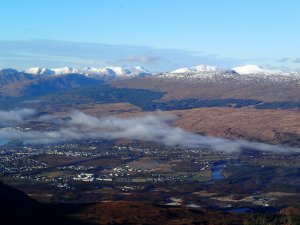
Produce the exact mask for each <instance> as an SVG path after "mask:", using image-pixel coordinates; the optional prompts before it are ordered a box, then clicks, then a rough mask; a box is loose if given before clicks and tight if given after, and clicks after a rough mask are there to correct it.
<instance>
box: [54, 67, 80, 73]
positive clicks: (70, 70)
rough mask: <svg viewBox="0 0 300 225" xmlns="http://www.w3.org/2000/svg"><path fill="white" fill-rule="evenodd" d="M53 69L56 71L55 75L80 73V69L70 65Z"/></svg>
mask: <svg viewBox="0 0 300 225" xmlns="http://www.w3.org/2000/svg"><path fill="white" fill-rule="evenodd" d="M52 71H53V72H54V74H55V75H62V74H71V73H79V70H78V69H73V68H71V67H68V66H65V67H61V68H56V69H52Z"/></svg>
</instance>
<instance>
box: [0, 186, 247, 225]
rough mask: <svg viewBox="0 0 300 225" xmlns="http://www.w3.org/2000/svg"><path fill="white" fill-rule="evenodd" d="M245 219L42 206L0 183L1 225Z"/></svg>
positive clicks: (113, 205)
mask: <svg viewBox="0 0 300 225" xmlns="http://www.w3.org/2000/svg"><path fill="white" fill-rule="evenodd" d="M243 219H244V216H241V215H234V214H228V213H221V212H214V211H208V210H194V209H189V208H183V207H172V206H162V205H152V204H146V203H138V202H101V203H96V204H56V205H54V204H52V205H51V204H42V203H38V202H36V201H35V200H33V199H31V198H29V197H28V196H26V195H25V194H24V193H22V192H20V191H18V190H16V189H14V188H12V187H10V186H8V185H5V184H3V183H0V224H2V225H10V224H18V225H20V224H26V225H29V224H39V225H41V224H43V225H48V224H49V225H50V224H52V225H53V224H55V225H60V224H72V225H76V224H243Z"/></svg>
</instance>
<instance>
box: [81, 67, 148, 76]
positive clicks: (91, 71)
mask: <svg viewBox="0 0 300 225" xmlns="http://www.w3.org/2000/svg"><path fill="white" fill-rule="evenodd" d="M81 72H82V73H83V74H84V75H86V76H88V77H92V78H114V77H133V76H145V75H149V74H150V73H149V72H148V71H146V70H145V69H143V68H142V67H139V66H136V67H131V68H122V67H105V68H94V67H87V68H84V69H83V70H82V71H81Z"/></svg>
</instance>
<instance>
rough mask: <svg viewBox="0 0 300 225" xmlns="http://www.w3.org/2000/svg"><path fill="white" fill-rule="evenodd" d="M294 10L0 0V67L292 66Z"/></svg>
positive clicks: (299, 52) (165, 1)
mask: <svg viewBox="0 0 300 225" xmlns="http://www.w3.org/2000/svg"><path fill="white" fill-rule="evenodd" d="M299 9H300V1H298V0H285V1H283V0H201V1H200V0H26V1H24V0H2V1H0V67H16V68H19V69H22V68H26V67H29V66H35V65H36V66H47V67H56V66H62V65H69V64H70V65H73V66H77V67H80V66H106V65H112V64H121V65H124V66H126V65H129V66H130V65H133V64H138V65H140V64H142V65H143V66H145V67H146V68H147V67H148V68H149V69H151V70H165V69H173V68H175V67H181V66H192V65H195V64H203V63H204V64H207V63H209V64H215V65H218V66H223V67H231V66H236V65H238V64H246V63H255V64H260V65H263V66H266V67H277V68H283V69H284V68H286V69H289V68H291V69H298V68H300V29H299V27H300V13H299ZM64 46H67V47H64ZM129 48H131V50H130V51H129V50H128V49H129Z"/></svg>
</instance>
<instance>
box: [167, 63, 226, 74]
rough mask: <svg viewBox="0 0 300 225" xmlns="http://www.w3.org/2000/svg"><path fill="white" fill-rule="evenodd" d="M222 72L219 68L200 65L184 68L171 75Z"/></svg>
mask: <svg viewBox="0 0 300 225" xmlns="http://www.w3.org/2000/svg"><path fill="white" fill-rule="evenodd" d="M218 70H220V68H219V67H216V66H209V65H198V66H194V67H184V68H180V69H177V70H174V71H172V72H171V73H178V74H180V73H197V72H215V71H218Z"/></svg>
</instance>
